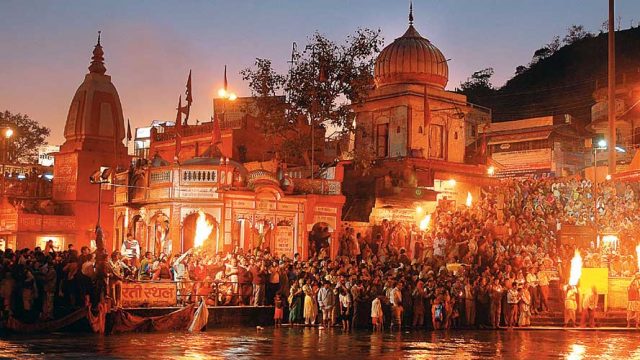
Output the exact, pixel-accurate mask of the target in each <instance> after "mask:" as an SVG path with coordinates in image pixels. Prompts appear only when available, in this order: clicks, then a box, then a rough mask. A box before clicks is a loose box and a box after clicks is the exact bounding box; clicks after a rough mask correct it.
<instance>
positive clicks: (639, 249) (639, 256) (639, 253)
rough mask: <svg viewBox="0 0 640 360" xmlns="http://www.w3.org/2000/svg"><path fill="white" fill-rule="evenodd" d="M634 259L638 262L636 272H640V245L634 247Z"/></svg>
mask: <svg viewBox="0 0 640 360" xmlns="http://www.w3.org/2000/svg"><path fill="white" fill-rule="evenodd" d="M636 258H637V260H638V271H640V244H638V245H637V246H636Z"/></svg>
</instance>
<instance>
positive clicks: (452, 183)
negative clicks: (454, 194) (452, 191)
mask: <svg viewBox="0 0 640 360" xmlns="http://www.w3.org/2000/svg"><path fill="white" fill-rule="evenodd" d="M448 183H449V186H450V187H455V186H456V179H451V180H449V181H448Z"/></svg>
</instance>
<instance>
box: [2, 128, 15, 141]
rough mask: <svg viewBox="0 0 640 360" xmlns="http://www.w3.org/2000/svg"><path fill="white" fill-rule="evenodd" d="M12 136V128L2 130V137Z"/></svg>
mask: <svg viewBox="0 0 640 360" xmlns="http://www.w3.org/2000/svg"><path fill="white" fill-rule="evenodd" d="M12 136H13V129H11V128H8V129H7V130H5V131H4V137H6V138H7V139H8V138H10V137H12Z"/></svg>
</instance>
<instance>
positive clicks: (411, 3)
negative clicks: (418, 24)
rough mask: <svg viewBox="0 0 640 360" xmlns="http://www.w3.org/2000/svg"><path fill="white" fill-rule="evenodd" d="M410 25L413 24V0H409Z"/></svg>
mask: <svg viewBox="0 0 640 360" xmlns="http://www.w3.org/2000/svg"><path fill="white" fill-rule="evenodd" d="M409 25H413V1H412V0H409Z"/></svg>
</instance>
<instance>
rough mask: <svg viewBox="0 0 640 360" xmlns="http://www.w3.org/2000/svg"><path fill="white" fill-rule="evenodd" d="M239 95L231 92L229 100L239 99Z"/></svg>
mask: <svg viewBox="0 0 640 360" xmlns="http://www.w3.org/2000/svg"><path fill="white" fill-rule="evenodd" d="M237 98H238V96H237V95H236V94H234V93H231V94H229V100H231V101H234V100H235V99H237Z"/></svg>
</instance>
